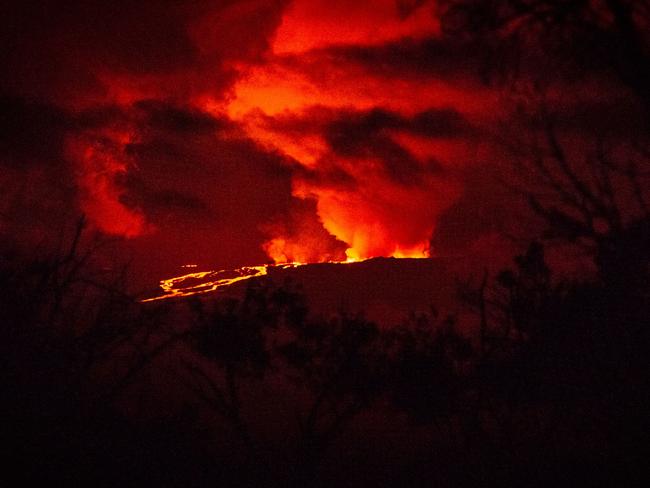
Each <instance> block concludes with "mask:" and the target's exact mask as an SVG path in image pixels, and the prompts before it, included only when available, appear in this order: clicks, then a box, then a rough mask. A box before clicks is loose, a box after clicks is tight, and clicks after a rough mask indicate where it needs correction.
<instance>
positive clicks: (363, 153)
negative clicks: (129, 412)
mask: <svg viewBox="0 0 650 488" xmlns="http://www.w3.org/2000/svg"><path fill="white" fill-rule="evenodd" d="M7 15H8V17H7V18H8V22H7V23H6V24H7V25H6V26H5V27H3V29H4V30H3V32H2V35H3V36H2V37H3V39H5V40H6V41H7V42H6V47H7V49H6V51H5V54H4V55H3V58H2V63H3V68H4V69H5V71H6V72H7V73H11V75H10V76H7V77H5V78H4V79H3V80H2V84H1V85H0V90H1V94H2V96H3V97H6V98H8V99H11V100H19V101H21V102H20V103H18V104H17V105H15V106H16V107H18V108H17V109H16V110H18V111H20V110H23V108H20V107H22V105H20V104H21V103H23V102H22V101H24V100H28V101H30V102H29V103H31V101H34V102H35V103H41V104H43V105H44V106H46V107H48V110H50V109H51V110H52V111H53V113H56V114H58V115H57V117H58V119H57V120H60V124H59V125H60V131H59V132H57V134H56V144H54V146H53V149H52V148H50V149H49V150H48V151H49V152H47V153H45V152H44V153H43V154H38V158H36V159H38V164H40V165H48V164H50V161H51V160H53V158H55V157H56V158H60V159H63V160H65V161H66V164H65V165H62V166H61V168H60V178H61V179H62V180H65V181H66V182H69V185H70V186H71V187H72V188H74V191H73V195H72V197H71V198H72V200H73V201H72V202H68V203H70V204H71V205H73V206H74V207H75V208H77V209H78V211H80V212H83V213H85V214H86V215H87V216H88V219H89V220H90V222H91V223H92V224H94V225H95V227H96V228H97V229H99V230H101V231H102V232H104V233H107V234H113V235H119V236H124V237H127V238H131V239H132V243H133V245H134V247H135V248H138V249H140V258H141V259H142V260H147V259H149V260H158V261H168V263H169V264H170V265H178V264H181V263H183V262H186V261H194V262H197V261H198V262H206V264H207V262H210V261H213V262H214V261H217V262H220V264H223V265H238V264H251V262H254V261H259V260H264V259H268V258H265V256H264V254H265V253H266V254H267V255H268V257H270V258H272V259H274V260H276V261H323V260H341V259H346V258H347V259H361V258H367V257H371V256H379V255H382V256H425V255H427V253H428V252H429V240H430V238H431V236H432V233H433V232H434V230H435V228H436V222H437V221H438V220H439V218H440V216H441V215H442V214H443V213H444V212H446V211H447V209H449V208H450V206H451V205H453V204H454V202H455V201H456V200H457V199H458V198H459V196H460V195H461V190H462V185H461V182H460V179H459V175H460V174H461V173H460V172H459V168H460V166H459V163H460V162H462V161H471V160H472V159H473V155H474V154H475V148H474V147H473V143H472V141H474V140H475V138H474V132H473V128H472V127H473V126H474V125H475V123H476V122H477V121H480V120H484V119H485V118H486V114H487V113H490V110H492V109H493V108H494V106H495V100H494V97H493V96H492V94H491V92H490V91H488V90H486V89H484V88H481V86H480V84H478V83H477V82H475V81H472V78H471V77H470V76H469V75H468V72H469V71H470V69H471V65H472V60H471V56H470V57H466V58H465V59H464V60H463V61H460V62H459V61H458V59H457V58H458V56H456V54H455V53H454V55H453V56H452V54H451V52H452V51H451V49H450V47H449V46H448V45H447V44H446V43H445V41H443V40H442V39H441V37H440V35H439V31H440V28H439V23H438V20H437V18H436V16H435V10H434V4H433V3H432V2H427V1H397V2H395V1H392V0H382V1H380V2H374V1H373V2H355V3H354V4H353V5H352V4H350V3H349V2H343V1H335V2H331V1H328V2H325V1H320V0H319V1H314V0H312V1H306V0H295V1H293V2H287V1H284V0H282V1H276V2H269V1H261V0H231V1H225V2H218V3H217V4H215V3H214V2H207V1H206V2H202V1H199V2H185V3H184V2H181V3H178V2H167V1H163V0H160V1H153V0H148V1H145V2H143V3H139V4H138V5H137V6H136V5H134V4H132V2H126V1H120V0H118V1H116V2H111V3H110V4H106V3H105V2H101V3H97V4H94V3H93V2H75V4H74V5H71V6H70V7H69V8H66V9H62V8H61V7H60V5H58V4H57V2H39V3H38V4H34V5H31V4H24V3H20V4H18V3H16V4H15V5H14V6H12V7H10V8H9V9H8V13H7ZM21 29H22V30H21ZM12 103H13V102H12ZM13 106H14V105H12V107H13ZM12 110H13V109H12ZM21 113H22V112H21ZM19 115H20V114H19ZM12 117H13V115H12ZM26 120H27V119H26ZM26 124H32V121H31V119H30V120H27V122H26ZM25 130H28V131H29V130H31V129H29V128H27V129H25ZM39 134H40V136H41V137H46V138H47V137H49V136H48V134H45V135H43V131H42V130H41V131H40V133H39ZM20 151H22V149H20ZM27 152H28V151H23V152H21V153H20V154H18V156H16V157H17V158H18V159H21V158H23V159H25V160H26V158H29V160H30V161H32V160H33V159H34V158H33V157H32V156H31V155H28V154H27ZM23 153H25V154H23ZM14 156H15V155H12V156H11V157H12V158H13V157H14ZM2 157H3V158H4V159H3V161H5V160H7V158H6V157H5V156H2ZM14 159H15V158H14ZM21 160H22V159H21ZM5 162H6V161H5ZM3 164H4V163H3ZM30 164H31V163H30ZM26 174H27V173H25V175H26ZM25 177H26V176H25Z"/></svg>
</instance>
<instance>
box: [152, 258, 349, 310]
mask: <svg viewBox="0 0 650 488" xmlns="http://www.w3.org/2000/svg"><path fill="white" fill-rule="evenodd" d="M352 262H356V261H355V260H348V261H333V262H332V263H334V264H348V263H352ZM308 264H310V263H282V264H264V265H257V266H243V267H241V268H235V269H223V270H219V271H199V272H196V273H188V274H184V275H181V276H176V277H174V278H168V279H165V280H162V281H161V282H160V288H161V289H162V294H160V295H157V296H154V297H151V298H146V299H143V300H141V301H142V302H152V301H156V300H164V299H167V298H179V297H187V296H191V295H199V294H203V293H210V292H215V291H217V290H219V289H223V288H226V287H228V286H230V285H232V284H234V283H237V282H239V281H244V280H249V279H251V278H256V277H259V276H265V275H267V274H269V270H271V269H273V270H282V269H288V268H298V267H300V266H306V265H308ZM184 267H194V265H186V266H184Z"/></svg>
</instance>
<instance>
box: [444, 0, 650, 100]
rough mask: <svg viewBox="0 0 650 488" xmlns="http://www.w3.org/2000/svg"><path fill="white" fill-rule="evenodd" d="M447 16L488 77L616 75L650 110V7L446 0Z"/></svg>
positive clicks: (620, 1)
mask: <svg viewBox="0 0 650 488" xmlns="http://www.w3.org/2000/svg"><path fill="white" fill-rule="evenodd" d="M440 9H441V24H442V29H443V32H444V33H445V34H446V35H447V36H449V37H451V38H455V39H458V40H460V41H462V42H470V43H474V44H475V45H476V47H477V49H479V50H480V51H481V52H483V54H484V55H485V56H486V61H485V68H486V74H488V75H490V74H491V75H502V76H504V77H506V78H509V77H511V76H513V75H515V76H516V75H518V74H520V72H521V71H522V70H527V71H528V72H529V74H530V72H531V70H532V71H534V72H536V73H539V75H540V76H541V77H543V78H544V79H548V78H552V77H554V76H557V75H560V76H575V75H581V74H582V73H583V72H584V71H585V70H586V71H600V72H607V71H609V72H611V73H612V74H614V75H615V76H616V77H618V78H619V79H620V81H622V82H623V83H624V84H625V85H626V86H627V87H628V88H630V89H632V90H633V91H634V92H635V93H636V94H637V95H638V96H640V97H641V98H642V99H643V100H644V102H645V103H650V63H649V62H648V61H649V60H650V58H649V54H650V53H649V50H648V49H649V44H650V38H649V36H648V32H649V29H648V28H649V26H650V2H647V1H645V0H639V1H631V0H443V1H441V2H440ZM549 68H550V69H551V70H550V71H549ZM491 78H493V76H492V77H491ZM648 107H650V105H648Z"/></svg>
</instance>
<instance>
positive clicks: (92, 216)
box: [68, 132, 151, 237]
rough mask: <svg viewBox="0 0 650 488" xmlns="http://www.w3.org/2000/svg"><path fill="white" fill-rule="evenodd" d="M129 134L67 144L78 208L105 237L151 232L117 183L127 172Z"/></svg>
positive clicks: (117, 134)
mask: <svg viewBox="0 0 650 488" xmlns="http://www.w3.org/2000/svg"><path fill="white" fill-rule="evenodd" d="M129 140H130V136H129V134H126V133H114V134H111V133H110V132H106V133H105V134H103V135H102V136H101V137H99V136H87V137H83V138H82V137H80V138H76V139H73V140H70V141H68V152H69V153H70V158H71V160H72V161H73V162H74V164H75V165H76V168H75V173H76V177H77V183H78V186H79V190H80V193H81V195H80V205H81V209H82V210H83V212H84V213H85V214H86V215H87V217H88V219H89V220H90V222H91V223H93V224H94V225H95V226H96V227H97V228H98V229H99V230H101V231H103V232H105V233H106V234H112V235H120V236H124V237H136V236H140V235H142V234H144V233H145V232H147V231H148V230H151V229H150V227H149V226H148V225H147V223H146V219H145V217H144V215H143V214H142V212H140V211H139V210H138V209H134V208H130V207H128V206H126V205H125V204H124V203H123V201H122V198H123V195H124V191H123V190H122V189H121V188H120V186H119V184H118V180H119V178H120V177H121V176H123V175H124V174H126V172H127V170H128V163H127V160H128V157H127V156H126V154H125V151H124V149H125V147H126V144H128V142H129Z"/></svg>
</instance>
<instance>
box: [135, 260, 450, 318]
mask: <svg viewBox="0 0 650 488" xmlns="http://www.w3.org/2000/svg"><path fill="white" fill-rule="evenodd" d="M462 263H463V260H461V259H458V258H383V257H378V258H371V259H367V260H364V261H360V262H340V263H308V264H302V263H289V264H279V265H262V266H248V267H242V268H237V269H233V270H220V271H198V272H193V273H188V274H184V275H180V276H177V277H174V278H169V279H166V280H162V281H161V283H160V289H159V290H158V291H157V292H156V293H151V294H150V295H149V296H147V297H146V298H144V300H143V301H145V302H155V301H159V300H177V301H178V300H183V299H185V298H187V297H190V296H200V297H201V298H204V299H212V298H219V297H234V298H237V297H241V296H242V294H243V292H244V291H245V289H246V287H247V286H249V285H250V284H251V283H252V282H254V281H255V280H267V281H270V282H271V283H273V284H274V285H276V286H281V285H285V284H286V285H291V286H293V287H295V288H296V289H298V290H300V291H301V292H302V293H304V295H305V297H306V298H307V303H308V305H309V307H310V310H311V311H312V313H316V314H328V313H332V312H333V311H336V312H346V313H363V314H364V315H365V316H366V317H367V318H368V319H370V320H373V321H375V322H377V323H380V324H390V323H396V322H399V321H400V320H403V319H404V317H405V316H406V315H407V314H409V313H411V312H415V313H421V312H429V311H430V310H431V307H434V308H436V309H442V310H451V309H454V308H456V303H457V298H456V296H457V283H458V276H459V273H461V270H462ZM161 290H162V293H161Z"/></svg>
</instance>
